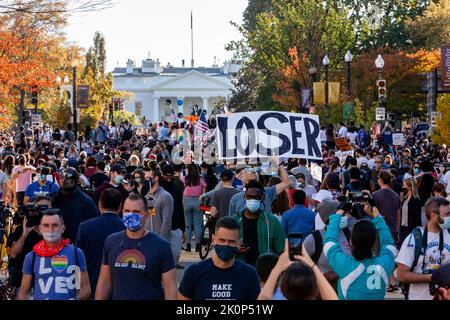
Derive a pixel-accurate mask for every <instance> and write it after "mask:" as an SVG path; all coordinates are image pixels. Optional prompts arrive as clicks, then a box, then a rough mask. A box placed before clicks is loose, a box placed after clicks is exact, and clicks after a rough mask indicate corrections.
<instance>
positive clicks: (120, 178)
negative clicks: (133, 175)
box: [114, 176, 123, 184]
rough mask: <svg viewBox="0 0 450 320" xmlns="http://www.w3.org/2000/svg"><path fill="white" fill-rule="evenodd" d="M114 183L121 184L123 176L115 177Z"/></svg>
mask: <svg viewBox="0 0 450 320" xmlns="http://www.w3.org/2000/svg"><path fill="white" fill-rule="evenodd" d="M114 182H115V183H116V184H122V182H123V176H116V178H115V179H114Z"/></svg>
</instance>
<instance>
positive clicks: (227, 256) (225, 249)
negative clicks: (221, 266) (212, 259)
mask: <svg viewBox="0 0 450 320" xmlns="http://www.w3.org/2000/svg"><path fill="white" fill-rule="evenodd" d="M214 248H215V251H216V254H217V256H218V257H219V259H220V260H222V261H223V262H228V261H230V260H231V259H233V258H234V257H235V256H236V254H237V253H238V248H237V247H230V246H222V245H218V244H216V245H215V246H214Z"/></svg>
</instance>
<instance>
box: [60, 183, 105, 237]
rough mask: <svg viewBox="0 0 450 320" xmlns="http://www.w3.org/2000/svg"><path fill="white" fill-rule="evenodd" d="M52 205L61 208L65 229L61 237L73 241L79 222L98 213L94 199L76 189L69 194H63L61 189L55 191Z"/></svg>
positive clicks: (96, 215)
mask: <svg viewBox="0 0 450 320" xmlns="http://www.w3.org/2000/svg"><path fill="white" fill-rule="evenodd" d="M52 207H53V208H58V209H60V210H61V213H62V216H63V219H64V225H65V226H66V231H64V234H63V238H64V239H69V240H70V242H71V243H75V239H76V236H77V232H78V227H79V226H80V223H81V222H83V221H86V220H89V219H92V218H95V217H98V216H99V215H100V212H99V211H98V209H97V206H96V205H95V203H94V201H93V200H92V199H91V198H90V197H89V196H87V195H86V194H84V193H83V192H82V191H81V190H79V189H77V190H75V192H74V193H72V194H71V195H69V196H66V195H63V194H62V192H61V190H58V192H56V193H55V195H54V196H53V199H52Z"/></svg>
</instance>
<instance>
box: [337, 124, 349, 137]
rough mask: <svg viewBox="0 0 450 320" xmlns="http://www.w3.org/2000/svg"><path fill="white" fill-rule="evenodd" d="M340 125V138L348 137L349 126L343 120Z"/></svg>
mask: <svg viewBox="0 0 450 320" xmlns="http://www.w3.org/2000/svg"><path fill="white" fill-rule="evenodd" d="M339 126H340V127H341V128H340V129H339V133H338V135H339V138H347V133H348V130H347V127H346V126H345V124H344V123H343V122H341V123H340V124H339Z"/></svg>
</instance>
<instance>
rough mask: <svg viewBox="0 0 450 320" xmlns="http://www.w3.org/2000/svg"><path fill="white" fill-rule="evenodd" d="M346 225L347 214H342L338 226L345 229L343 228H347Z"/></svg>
mask: <svg viewBox="0 0 450 320" xmlns="http://www.w3.org/2000/svg"><path fill="white" fill-rule="evenodd" d="M347 226H348V217H347V216H342V218H341V223H340V225H339V228H341V229H345V228H347Z"/></svg>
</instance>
